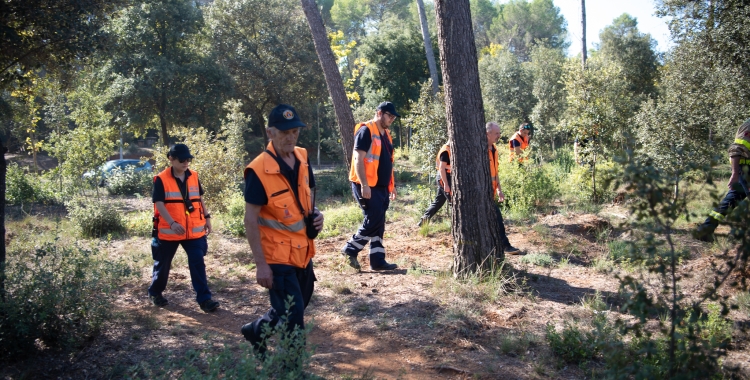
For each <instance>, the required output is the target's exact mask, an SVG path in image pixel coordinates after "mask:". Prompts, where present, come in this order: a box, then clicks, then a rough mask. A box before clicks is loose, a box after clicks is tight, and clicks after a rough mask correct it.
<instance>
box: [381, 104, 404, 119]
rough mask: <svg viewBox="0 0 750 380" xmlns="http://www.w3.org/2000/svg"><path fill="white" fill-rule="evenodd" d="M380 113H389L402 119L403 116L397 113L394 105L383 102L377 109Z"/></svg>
mask: <svg viewBox="0 0 750 380" xmlns="http://www.w3.org/2000/svg"><path fill="white" fill-rule="evenodd" d="M376 110H378V111H383V112H388V113H389V114H391V115H393V116H398V117H401V115H399V114H398V112H396V106H394V105H393V103H391V102H383V103H380V104H379V105H378V108H376Z"/></svg>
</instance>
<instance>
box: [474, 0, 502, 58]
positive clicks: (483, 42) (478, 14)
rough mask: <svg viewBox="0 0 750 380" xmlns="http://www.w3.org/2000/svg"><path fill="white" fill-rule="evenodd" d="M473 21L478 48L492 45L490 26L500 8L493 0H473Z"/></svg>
mask: <svg viewBox="0 0 750 380" xmlns="http://www.w3.org/2000/svg"><path fill="white" fill-rule="evenodd" d="M470 4H471V21H472V26H473V28H474V39H475V40H476V44H477V50H482V49H484V48H486V47H488V46H490V43H491V41H490V28H492V22H493V20H494V19H495V17H497V14H498V8H496V7H495V5H494V4H493V2H492V1H491V0H471V1H470Z"/></svg>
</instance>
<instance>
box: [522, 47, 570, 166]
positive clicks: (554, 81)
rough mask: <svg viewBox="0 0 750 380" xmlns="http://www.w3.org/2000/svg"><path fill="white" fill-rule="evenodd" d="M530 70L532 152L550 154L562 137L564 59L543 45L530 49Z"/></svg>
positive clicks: (555, 51) (553, 49)
mask: <svg viewBox="0 0 750 380" xmlns="http://www.w3.org/2000/svg"><path fill="white" fill-rule="evenodd" d="M528 65H529V71H531V76H532V78H533V84H532V90H531V93H532V94H533V95H534V98H535V99H536V104H535V105H534V108H532V110H531V121H532V122H533V124H534V139H533V140H532V145H533V147H532V148H533V151H534V152H545V151H547V148H551V149H552V150H553V151H554V150H555V147H556V146H559V144H558V142H560V143H561V142H562V141H561V140H562V139H563V138H564V136H565V132H564V130H563V128H562V125H561V122H562V117H563V112H564V111H565V97H566V93H565V84H564V83H563V81H562V78H563V73H564V68H565V56H564V55H563V53H562V51H561V50H560V49H555V48H550V47H547V46H543V45H537V46H534V47H533V48H532V49H531V62H529V64H528Z"/></svg>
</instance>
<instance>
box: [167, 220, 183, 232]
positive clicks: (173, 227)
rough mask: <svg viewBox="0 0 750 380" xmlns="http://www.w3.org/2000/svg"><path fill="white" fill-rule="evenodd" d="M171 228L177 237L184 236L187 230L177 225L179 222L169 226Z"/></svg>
mask: <svg viewBox="0 0 750 380" xmlns="http://www.w3.org/2000/svg"><path fill="white" fill-rule="evenodd" d="M169 228H170V229H172V231H174V233H176V234H177V235H182V234H184V233H185V228H184V227H182V224H180V223H177V221H174V222H173V223H172V224H170V225H169Z"/></svg>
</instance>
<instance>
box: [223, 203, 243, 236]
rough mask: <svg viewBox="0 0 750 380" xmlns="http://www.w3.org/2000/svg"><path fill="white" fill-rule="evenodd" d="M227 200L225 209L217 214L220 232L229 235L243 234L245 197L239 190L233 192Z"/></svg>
mask: <svg viewBox="0 0 750 380" xmlns="http://www.w3.org/2000/svg"><path fill="white" fill-rule="evenodd" d="M227 202H228V203H227V204H226V205H225V211H223V212H222V213H221V214H220V215H219V218H220V219H221V221H222V226H223V227H222V232H223V233H225V234H228V235H231V236H245V197H244V196H243V195H242V193H241V192H235V193H234V194H233V195H232V196H230V197H229V198H228V199H227Z"/></svg>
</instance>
